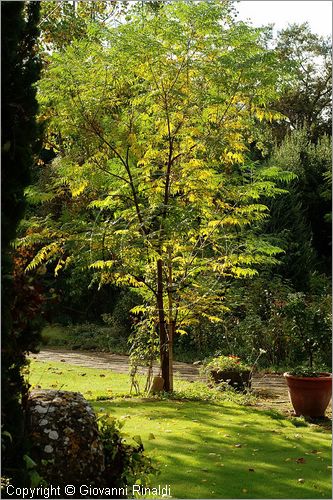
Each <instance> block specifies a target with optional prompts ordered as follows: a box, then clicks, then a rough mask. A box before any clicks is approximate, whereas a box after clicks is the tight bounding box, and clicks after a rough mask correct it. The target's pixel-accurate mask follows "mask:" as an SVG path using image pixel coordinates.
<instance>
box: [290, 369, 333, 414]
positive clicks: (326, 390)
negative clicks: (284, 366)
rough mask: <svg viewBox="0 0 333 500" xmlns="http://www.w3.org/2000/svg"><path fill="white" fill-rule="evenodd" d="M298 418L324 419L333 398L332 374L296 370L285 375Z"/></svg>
mask: <svg viewBox="0 0 333 500" xmlns="http://www.w3.org/2000/svg"><path fill="white" fill-rule="evenodd" d="M284 377H285V380H286V382H287V385H288V391H289V399H290V401H291V404H292V405H293V407H294V410H295V414H296V416H301V415H302V416H304V417H313V418H317V417H323V416H325V411H326V408H327V406H328V403H329V402H330V399H331V396H332V374H331V373H327V372H315V371H312V370H311V369H305V368H296V369H294V370H291V371H290V372H285V373H284Z"/></svg>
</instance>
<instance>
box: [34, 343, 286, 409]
mask: <svg viewBox="0 0 333 500" xmlns="http://www.w3.org/2000/svg"><path fill="white" fill-rule="evenodd" d="M31 358H33V359H37V360H38V361H62V362H64V363H68V364H72V365H78V366H85V367H89V368H100V369H111V370H113V371H115V372H118V373H128V356H121V355H118V354H111V353H106V352H93V351H68V350H66V349H61V348H52V349H51V348H48V349H43V350H42V351H40V353H39V354H33V355H31ZM156 366H157V365H156ZM174 370H175V374H176V376H177V375H178V376H179V377H181V378H184V379H186V380H198V379H199V370H198V367H197V366H195V365H192V364H189V363H180V362H178V361H176V362H175V363H174ZM142 373H144V370H142ZM252 386H253V389H254V390H255V392H256V393H257V394H258V395H260V396H261V399H260V401H261V400H262V403H260V402H259V403H258V405H259V406H265V407H267V403H268V402H269V406H270V407H273V408H274V407H276V408H279V409H285V408H282V407H288V408H290V403H289V399H288V390H287V386H286V384H285V381H284V378H283V376H282V375H273V374H267V373H264V374H254V376H253V380H252Z"/></svg>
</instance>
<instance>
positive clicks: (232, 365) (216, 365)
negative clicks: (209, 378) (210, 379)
mask: <svg viewBox="0 0 333 500" xmlns="http://www.w3.org/2000/svg"><path fill="white" fill-rule="evenodd" d="M250 370H251V366H250V365H248V364H246V363H244V361H242V360H241V359H240V358H239V357H238V356H233V355H230V356H217V357H216V358H211V359H208V360H206V362H205V363H204V365H203V373H205V374H209V373H211V372H212V371H217V372H222V371H231V372H242V371H250Z"/></svg>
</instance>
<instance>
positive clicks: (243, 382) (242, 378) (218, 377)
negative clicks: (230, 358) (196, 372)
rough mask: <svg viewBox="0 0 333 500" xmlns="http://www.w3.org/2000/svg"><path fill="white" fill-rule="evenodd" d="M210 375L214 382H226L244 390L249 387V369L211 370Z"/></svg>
mask: <svg viewBox="0 0 333 500" xmlns="http://www.w3.org/2000/svg"><path fill="white" fill-rule="evenodd" d="M211 375H212V377H213V379H214V382H215V383H216V384H219V383H220V382H228V384H229V385H231V386H232V387H233V388H234V389H238V390H240V391H244V390H245V389H246V388H248V387H251V380H250V378H251V377H250V375H251V372H250V370H242V371H237V372H236V371H231V370H230V371H218V370H212V371H211Z"/></svg>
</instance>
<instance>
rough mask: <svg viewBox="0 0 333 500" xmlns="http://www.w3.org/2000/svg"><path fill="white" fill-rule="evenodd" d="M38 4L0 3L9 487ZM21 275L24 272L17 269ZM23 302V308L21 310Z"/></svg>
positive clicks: (19, 451) (17, 424) (18, 461)
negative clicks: (19, 256)
mask: <svg viewBox="0 0 333 500" xmlns="http://www.w3.org/2000/svg"><path fill="white" fill-rule="evenodd" d="M39 8H40V5H39V2H29V3H27V4H26V5H25V3H24V2H1V14H2V15H1V27H2V49H1V55H2V63H1V67H2V127H3V128H2V150H1V157H2V205H1V214H2V356H1V361H2V425H3V438H2V439H3V440H2V444H3V447H4V450H3V451H4V460H3V473H4V475H6V476H8V477H10V478H12V481H13V482H14V483H19V482H22V481H24V477H23V465H22V456H23V449H24V446H25V445H24V441H23V438H24V415H23V407H22V403H23V400H24V397H25V395H26V391H27V386H26V383H25V382H24V380H23V375H22V368H23V366H24V365H25V361H26V360H25V354H26V352H27V351H29V350H33V349H34V348H35V345H36V335H37V331H36V329H35V327H34V325H33V324H32V323H31V322H30V320H29V319H30V318H29V316H30V314H32V313H33V310H34V312H36V308H38V304H39V301H40V296H39V293H38V291H37V290H35V289H33V290H32V289H30V294H29V299H28V297H27V296H25V301H27V300H28V302H25V301H24V300H23V296H24V294H25V293H26V292H27V284H26V282H22V281H21V278H22V274H20V273H19V270H18V269H19V267H17V266H16V271H15V273H14V270H13V250H12V248H11V242H12V241H13V239H14V238H15V236H16V230H17V225H18V223H19V221H20V219H21V218H22V216H23V213H24V208H25V200H24V188H25V187H26V186H27V185H28V184H29V182H30V171H31V169H32V166H33V164H34V153H35V152H36V151H37V150H38V140H39V130H38V127H37V125H36V118H35V116H36V113H37V110H38V106H37V101H36V98H35V95H36V89H35V88H34V83H35V82H36V81H37V80H38V78H39V70H40V64H39V59H38V55H37V54H36V50H35V44H36V38H37V37H38V29H37V25H38V20H39ZM22 271H23V270H22ZM23 304H25V305H24V306H23Z"/></svg>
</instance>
